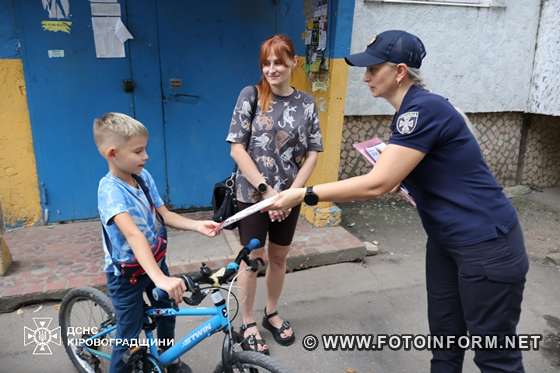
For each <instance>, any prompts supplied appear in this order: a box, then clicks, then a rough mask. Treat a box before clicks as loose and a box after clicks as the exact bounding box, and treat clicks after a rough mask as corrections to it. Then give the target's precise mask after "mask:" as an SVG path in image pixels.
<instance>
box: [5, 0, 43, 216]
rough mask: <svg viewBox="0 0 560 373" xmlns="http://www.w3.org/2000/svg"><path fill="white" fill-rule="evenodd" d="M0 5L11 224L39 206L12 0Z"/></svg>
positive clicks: (35, 213)
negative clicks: (0, 9)
mask: <svg viewBox="0 0 560 373" xmlns="http://www.w3.org/2000/svg"><path fill="white" fill-rule="evenodd" d="M0 6H1V8H2V11H1V12H0V97H2V99H0V202H1V204H2V206H3V210H4V219H5V223H6V225H8V226H11V225H18V224H31V223H34V222H36V221H38V220H39V218H40V214H41V213H40V211H41V210H40V204H39V187H38V182H37V170H36V164H35V154H34V151H33V140H32V137H31V125H30V121H29V110H28V106H27V95H26V89H25V80H24V77H23V64H22V61H21V59H20V56H19V41H18V39H17V37H16V33H15V26H14V7H13V1H11V0H10V1H7V0H1V1H0Z"/></svg>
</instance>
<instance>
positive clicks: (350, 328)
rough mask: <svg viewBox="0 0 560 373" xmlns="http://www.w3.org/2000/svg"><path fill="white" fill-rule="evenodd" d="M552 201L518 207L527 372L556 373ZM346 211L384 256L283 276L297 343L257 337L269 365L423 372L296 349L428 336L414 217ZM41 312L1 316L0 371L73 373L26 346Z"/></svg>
mask: <svg viewBox="0 0 560 373" xmlns="http://www.w3.org/2000/svg"><path fill="white" fill-rule="evenodd" d="M554 195H555V194H554V193H552V196H554ZM547 196H548V194H547ZM552 199H553V200H554V198H552ZM548 201H549V199H548V197H547V199H546V203H547V204H544V203H543V200H542V199H541V198H540V196H539V195H538V194H536V193H535V194H532V195H530V196H528V197H518V198H516V199H515V204H516V206H517V208H518V210H519V215H520V217H521V220H522V224H523V227H524V231H525V237H526V243H527V247H528V250H529V252H530V253H531V268H530V271H529V274H528V281H527V286H526V291H525V300H524V302H523V311H522V317H521V322H520V325H519V332H520V333H526V334H533V333H536V334H542V335H543V342H542V343H541V345H540V350H539V351H527V352H524V361H525V368H526V371H527V372H539V373H541V372H543V373H548V372H558V371H560V297H559V296H558V295H559V293H558V285H557V284H558V283H559V282H560V267H558V266H556V265H553V262H551V261H550V260H545V258H546V256H548V255H550V254H554V253H555V250H557V249H558V243H559V242H560V230H559V229H558V227H559V226H560V225H559V224H558V222H559V221H560V220H558V218H559V217H560V209H556V207H555V206H551V205H550V202H548ZM342 207H343V210H344V215H343V216H344V226H346V227H347V228H348V229H349V230H351V231H352V232H353V233H354V234H355V235H357V236H359V237H360V238H361V239H363V240H368V241H377V243H378V246H379V248H380V254H378V255H377V256H372V257H367V259H366V260H365V261H364V262H363V263H344V264H337V265H331V266H324V267H319V268H314V269H309V270H305V271H298V272H294V273H290V274H288V275H287V280H286V287H285V289H286V290H285V294H284V296H283V298H282V301H283V303H282V307H281V312H282V314H283V315H285V316H286V317H287V318H289V319H290V320H291V321H292V324H293V325H294V328H295V330H296V333H297V335H298V339H297V341H296V344H294V345H293V346H291V347H288V348H285V347H281V346H278V345H275V344H274V343H273V342H272V338H271V336H270V334H268V332H266V331H264V332H263V335H264V336H265V337H266V338H267V339H268V340H269V341H271V342H272V354H273V356H274V357H276V358H277V359H278V360H280V361H282V362H283V363H284V365H285V366H287V367H288V368H290V369H291V370H292V371H294V372H321V373H322V372H327V373H330V372H341V373H343V372H353V371H354V372H358V373H365V372H368V373H370V372H371V373H377V372H424V371H428V370H429V368H428V367H429V359H430V354H429V352H427V351H389V350H383V351H375V352H365V351H364V352H349V351H347V352H342V351H338V352H332V351H330V352H327V351H324V350H323V348H322V346H320V347H319V348H318V349H317V350H316V351H313V352H308V351H306V350H304V349H303V347H302V346H301V343H302V337H303V336H305V335H307V334H315V335H318V336H319V335H320V334H322V333H374V334H381V333H388V334H394V333H410V334H417V333H426V332H427V330H428V326H427V319H426V295H425V279H424V254H425V251H424V250H425V249H424V241H425V237H424V234H423V232H422V229H421V226H420V224H419V221H418V218H417V216H416V213H415V212H414V211H413V210H411V209H409V208H408V207H406V206H405V205H403V204H401V203H400V202H396V201H390V200H389V201H387V200H385V201H379V202H376V203H367V204H352V205H345V206H342ZM259 281H260V285H259V294H258V300H257V304H259V305H261V306H262V304H263V303H264V294H263V281H262V279H260V280H259ZM38 307H39V306H37V305H34V306H31V307H28V308H24V309H22V310H21V311H20V312H19V313H18V312H12V313H5V314H0V329H1V330H2V331H3V332H2V333H0V346H2V349H0V371H17V372H22V373H23V372H36V371H42V370H44V367H45V366H48V367H49V369H51V370H54V371H57V372H71V371H73V369H72V367H71V365H70V363H69V361H68V359H67V357H66V355H65V354H64V351H63V349H62V347H59V346H54V349H53V353H54V355H53V356H34V355H32V351H33V346H31V345H29V346H25V347H24V346H23V336H22V334H23V329H24V326H27V327H33V321H32V318H33V317H54V318H55V321H53V323H54V324H53V326H56V325H55V324H56V314H57V304H53V303H50V304H43V305H42V307H41V308H40V309H38ZM34 311H36V312H34ZM261 312H262V310H261ZM193 325H194V324H193V323H192V322H186V321H184V320H180V322H179V323H178V327H177V330H178V331H179V333H181V332H184V331H186V330H189V329H191V328H192V327H193ZM220 343H221V336H219V335H218V336H214V337H212V338H210V339H209V340H207V341H205V342H203V343H202V344H201V345H200V346H198V347H197V348H195V349H194V350H193V351H192V352H190V353H189V354H188V355H187V360H188V361H189V363H190V364H191V366H192V367H193V368H194V370H195V372H209V371H211V369H212V368H213V366H214V365H215V363H216V361H217V360H218V355H219V348H220ZM466 360H467V361H466V362H465V369H464V371H465V372H466V373H471V372H476V371H478V370H477V369H476V367H475V366H474V364H473V363H472V354H471V353H467V358H466ZM349 368H352V369H354V370H348V369H349Z"/></svg>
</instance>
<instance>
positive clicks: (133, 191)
mask: <svg viewBox="0 0 560 373" xmlns="http://www.w3.org/2000/svg"><path fill="white" fill-rule="evenodd" d="M139 176H140V177H141V178H142V179H143V180H144V182H145V184H146V186H147V187H148V189H149V191H150V197H151V198H152V201H153V202H154V205H155V206H156V207H160V206H162V205H163V200H162V199H161V197H160V195H159V193H158V191H157V187H156V184H155V182H154V179H153V178H152V175H150V173H149V172H148V171H147V170H145V169H144V170H142V172H141V173H140V175H139ZM97 208H98V210H99V217H100V219H101V224H103V227H104V228H105V230H106V232H107V235H108V236H109V240H110V241H111V246H112V252H113V259H115V260H116V261H117V262H123V261H130V260H134V259H135V257H134V254H133V252H132V248H131V247H130V246H129V244H128V242H127V241H126V238H125V236H124V235H123V234H122V233H121V231H120V230H119V228H118V227H117V225H116V224H114V222H113V218H114V217H115V216H116V215H118V214H120V213H123V212H128V214H129V215H130V216H131V218H132V220H134V223H136V226H137V227H138V229H140V231H141V232H142V233H144V236H145V237H146V239H147V240H148V243H149V244H150V246H152V247H153V246H154V244H155V243H156V241H157V236H158V233H159V232H160V230H161V228H162V227H161V224H160V222H159V221H158V219H157V217H156V214H155V210H153V209H151V208H150V203H149V202H148V199H147V198H146V195H145V194H144V192H143V191H142V188H140V186H138V187H137V188H135V187H133V186H132V185H129V184H127V183H126V182H125V181H123V180H121V179H119V178H118V177H116V176H113V175H112V174H111V173H110V172H109V173H108V174H107V175H105V176H104V177H103V178H102V179H101V180H100V181H99V188H98V190H97ZM102 237H103V234H102ZM103 250H104V252H105V267H104V270H105V272H113V273H114V274H115V275H116V276H119V275H120V271H119V270H118V268H116V267H115V266H114V264H113V261H112V260H111V256H110V255H109V251H108V250H107V245H106V243H105V239H104V238H103Z"/></svg>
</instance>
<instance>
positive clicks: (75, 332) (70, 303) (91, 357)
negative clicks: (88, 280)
mask: <svg viewBox="0 0 560 373" xmlns="http://www.w3.org/2000/svg"><path fill="white" fill-rule="evenodd" d="M58 320H59V324H60V329H61V335H62V342H63V344H64V348H65V349H66V353H67V354H68V356H69V357H70V360H71V361H72V363H73V364H74V366H75V367H76V369H78V371H79V372H81V373H99V372H108V371H109V364H110V357H111V351H112V348H111V345H110V342H111V339H112V338H114V331H113V332H112V333H109V334H107V335H105V336H103V337H100V338H97V339H96V340H91V339H89V340H88V341H89V342H88V345H87V346H85V345H84V343H83V342H84V340H85V339H88V338H90V337H91V336H93V335H96V334H99V333H101V332H103V330H107V329H108V328H111V327H113V326H115V313H114V310H113V306H112V305H111V301H110V300H109V297H107V295H105V294H104V293H103V292H101V291H99V290H97V289H95V288H79V289H72V290H71V291H69V292H68V294H66V296H65V297H64V299H63V300H62V303H61V304H60V310H59V312H58ZM69 331H72V333H69Z"/></svg>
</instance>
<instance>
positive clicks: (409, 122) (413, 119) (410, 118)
mask: <svg viewBox="0 0 560 373" xmlns="http://www.w3.org/2000/svg"><path fill="white" fill-rule="evenodd" d="M417 122H418V112H417V111H409V112H408V113H404V114H401V115H400V116H399V118H398V119H397V131H399V133H400V134H401V135H408V134H409V133H412V131H414V129H415V128H416V123H417Z"/></svg>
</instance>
